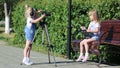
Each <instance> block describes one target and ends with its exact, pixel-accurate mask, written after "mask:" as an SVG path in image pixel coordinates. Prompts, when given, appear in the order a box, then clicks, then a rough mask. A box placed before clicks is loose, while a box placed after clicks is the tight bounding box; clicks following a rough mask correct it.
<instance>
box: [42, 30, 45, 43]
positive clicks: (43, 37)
mask: <svg viewBox="0 0 120 68" xmlns="http://www.w3.org/2000/svg"><path fill="white" fill-rule="evenodd" d="M44 33H45V31H44V29H43V30H42V45H44Z"/></svg>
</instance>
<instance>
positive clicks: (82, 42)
mask: <svg viewBox="0 0 120 68" xmlns="http://www.w3.org/2000/svg"><path fill="white" fill-rule="evenodd" d="M84 41H85V40H83V41H81V42H80V55H79V57H78V59H77V60H76V61H81V60H82V59H83V58H84V56H83V45H84Z"/></svg>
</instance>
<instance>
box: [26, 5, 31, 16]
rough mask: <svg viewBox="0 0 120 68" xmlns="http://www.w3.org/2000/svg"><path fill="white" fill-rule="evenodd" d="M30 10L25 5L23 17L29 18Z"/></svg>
mask: <svg viewBox="0 0 120 68" xmlns="http://www.w3.org/2000/svg"><path fill="white" fill-rule="evenodd" d="M31 10H32V8H31V7H30V6H29V5H27V4H26V5H25V17H31V16H30V13H31Z"/></svg>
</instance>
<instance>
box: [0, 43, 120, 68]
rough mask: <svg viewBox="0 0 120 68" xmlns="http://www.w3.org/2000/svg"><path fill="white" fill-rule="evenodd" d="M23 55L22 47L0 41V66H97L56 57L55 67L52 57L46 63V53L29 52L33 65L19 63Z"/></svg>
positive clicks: (25, 67) (34, 67)
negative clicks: (7, 44) (49, 61)
mask: <svg viewBox="0 0 120 68" xmlns="http://www.w3.org/2000/svg"><path fill="white" fill-rule="evenodd" d="M22 57H23V49H20V48H16V47H12V46H6V45H5V44H3V42H1V41H0V68H99V67H97V63H95V62H89V63H81V62H73V61H71V60H67V59H63V58H58V57H56V63H57V67H55V66H54V63H53V57H51V62H52V63H51V64H49V63H48V55H46V54H42V53H37V52H33V51H32V52H31V60H32V61H33V62H34V65H31V66H27V65H20V63H21V61H22ZM100 67H101V68H120V66H110V65H104V64H102V65H100Z"/></svg>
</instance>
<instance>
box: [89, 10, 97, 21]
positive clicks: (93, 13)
mask: <svg viewBox="0 0 120 68" xmlns="http://www.w3.org/2000/svg"><path fill="white" fill-rule="evenodd" d="M91 15H93V19H94V20H95V21H97V22H98V21H99V15H98V11H96V10H91V11H89V16H91Z"/></svg>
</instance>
